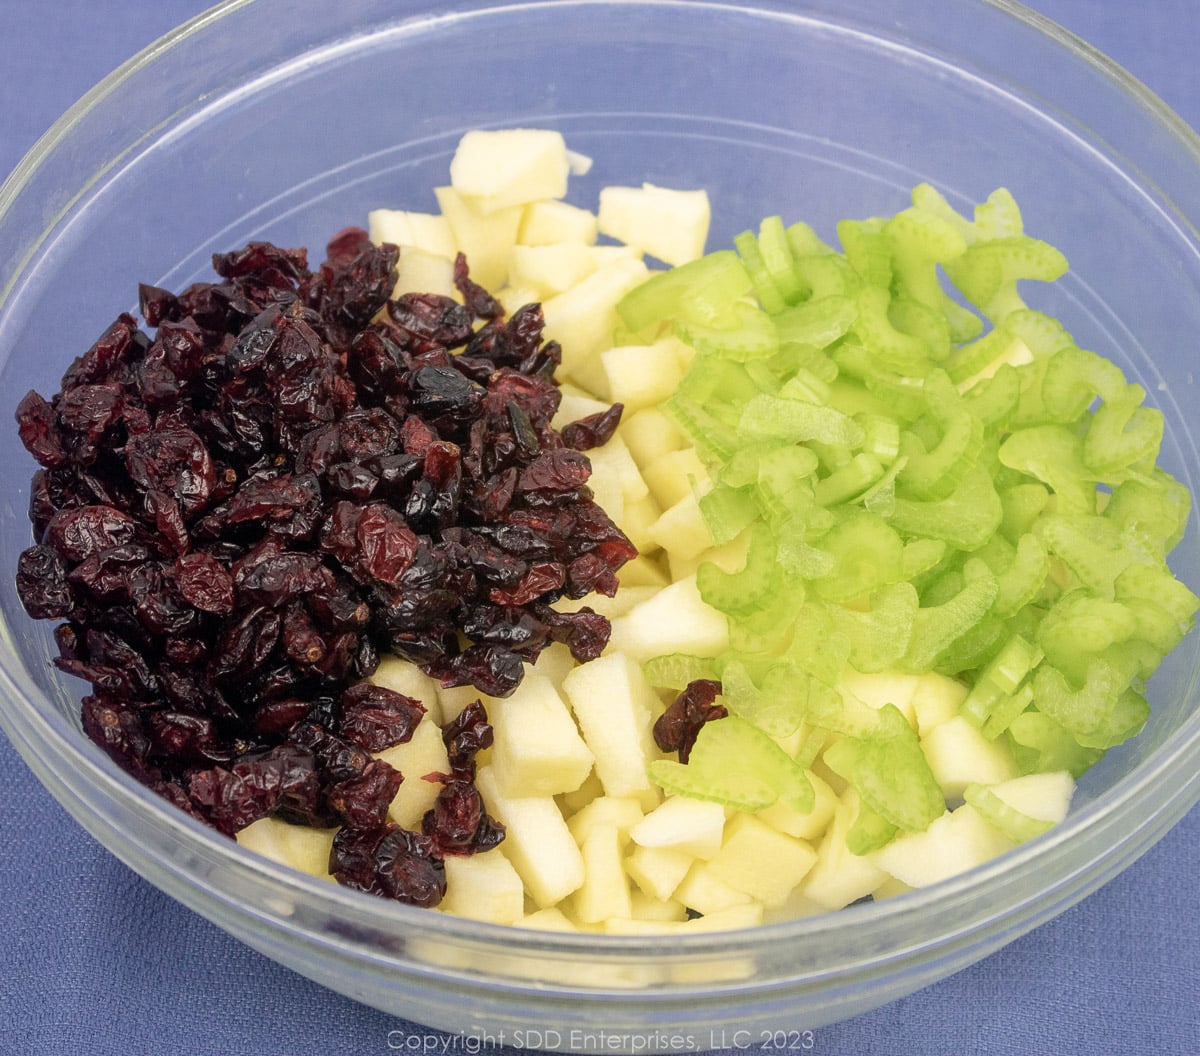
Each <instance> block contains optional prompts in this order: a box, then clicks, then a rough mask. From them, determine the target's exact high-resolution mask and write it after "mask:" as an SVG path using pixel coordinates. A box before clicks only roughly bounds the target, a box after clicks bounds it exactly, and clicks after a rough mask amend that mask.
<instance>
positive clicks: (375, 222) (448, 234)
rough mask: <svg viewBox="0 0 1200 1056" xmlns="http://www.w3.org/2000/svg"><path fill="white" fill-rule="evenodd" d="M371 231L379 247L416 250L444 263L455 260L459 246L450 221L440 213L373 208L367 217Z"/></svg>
mask: <svg viewBox="0 0 1200 1056" xmlns="http://www.w3.org/2000/svg"><path fill="white" fill-rule="evenodd" d="M367 230H368V233H369V235H370V237H371V241H372V242H374V243H375V244H376V245H377V246H378V245H381V244H382V243H384V242H390V243H391V244H392V245H394V246H399V247H400V256H401V258H403V257H404V256H405V250H407V249H416V250H421V251H422V252H424V253H428V254H431V255H432V256H435V257H441V258H442V259H443V260H453V259H454V257H455V255H456V254H457V253H458V243H457V242H456V241H455V240H454V232H453V231H452V230H451V229H450V222H449V221H448V220H447V219H446V218H445V217H444V216H439V215H438V214H437V213H416V212H411V211H409V210H407V209H372V210H371V211H370V212H369V213H368V214H367Z"/></svg>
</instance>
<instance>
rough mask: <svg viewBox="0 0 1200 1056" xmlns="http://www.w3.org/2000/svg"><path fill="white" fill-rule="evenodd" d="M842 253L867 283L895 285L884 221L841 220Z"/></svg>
mask: <svg viewBox="0 0 1200 1056" xmlns="http://www.w3.org/2000/svg"><path fill="white" fill-rule="evenodd" d="M837 233H838V240H839V241H840V242H841V243H842V252H843V254H844V255H845V258H846V259H847V260H848V261H849V262H850V265H851V267H853V268H854V270H855V271H856V272H857V273H858V274H859V276H860V277H861V278H862V280H863V282H864V283H865V284H866V285H868V286H875V287H878V288H879V289H881V290H888V289H890V288H891V285H892V252H891V245H890V244H889V242H888V238H887V236H886V235H885V234H884V233H883V221H882V220H877V219H876V220H841V221H839V222H838V225H837Z"/></svg>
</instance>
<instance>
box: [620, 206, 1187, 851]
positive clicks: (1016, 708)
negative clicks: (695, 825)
mask: <svg viewBox="0 0 1200 1056" xmlns="http://www.w3.org/2000/svg"><path fill="white" fill-rule="evenodd" d="M837 234H838V240H839V241H840V243H841V247H842V248H841V251H840V252H839V251H838V250H836V249H834V248H833V247H831V246H829V245H827V244H825V243H824V242H822V241H821V240H820V239H819V238H818V236H817V235H816V234H815V233H814V231H813V230H812V229H811V228H810V227H808V226H807V225H805V224H802V223H797V224H793V225H792V226H789V227H785V226H784V224H783V222H782V220H781V219H780V218H779V217H770V218H768V219H766V220H764V221H763V222H762V225H761V227H760V228H759V230H758V231H757V232H754V231H746V232H744V233H742V234H741V235H739V236H738V237H737V238H736V239H735V248H734V249H725V250H720V251H717V252H713V253H710V254H708V255H707V256H704V257H702V258H700V259H698V260H695V261H693V262H691V263H688V264H686V265H683V266H681V267H677V268H674V269H672V270H670V271H667V272H663V273H660V274H657V275H655V276H654V277H652V278H651V279H649V280H648V281H646V282H645V283H643V284H642V285H640V286H638V287H637V288H635V289H634V290H633V291H631V292H630V293H628V294H627V295H626V296H625V298H624V299H623V300H622V301H621V302H620V304H619V305H618V313H619V315H620V318H621V321H622V323H623V326H624V328H625V331H626V332H627V335H628V338H629V340H630V341H631V343H638V342H644V341H646V340H652V339H655V338H657V337H660V336H662V335H663V334H664V333H673V334H674V335H675V336H677V337H679V338H681V339H682V340H683V341H685V342H687V343H688V344H689V345H691V346H692V348H694V349H695V351H696V355H695V358H694V359H693V361H692V363H691V366H690V367H689V369H688V370H687V372H686V374H685V375H684V378H683V382H682V384H681V385H680V386H679V387H678V390H677V391H676V392H675V393H674V394H673V395H672V396H671V397H670V398H669V399H668V400H667V401H666V404H665V406H664V410H665V412H666V413H667V414H668V415H669V416H670V417H671V418H672V419H673V421H674V422H675V424H676V425H678V426H679V427H680V428H681V429H682V430H683V431H684V433H685V434H686V435H687V436H688V437H689V439H690V440H691V441H692V442H693V443H694V445H695V446H696V449H697V451H698V452H699V453H700V455H701V457H702V458H703V459H704V461H705V463H706V466H707V468H708V471H709V476H710V479H711V482H712V485H711V487H710V488H708V490H705V491H704V492H703V493H702V494H701V495H700V496H699V505H700V509H701V511H702V513H703V516H704V518H705V521H706V523H707V526H708V529H709V531H710V532H711V535H712V537H713V540H714V542H715V543H716V544H717V545H719V546H723V545H725V544H729V545H730V546H735V547H740V548H741V549H740V551H739V553H741V554H742V555H744V556H743V557H742V558H741V559H740V561H739V563H738V564H736V565H728V564H727V566H726V567H720V566H719V565H718V564H717V563H715V562H711V561H710V562H706V563H703V564H701V565H700V567H699V569H698V572H697V584H698V587H699V590H700V594H701V596H702V597H703V599H704V600H705V601H706V602H707V603H708V604H709V605H711V606H712V607H714V608H716V609H718V610H719V611H720V612H722V613H724V614H725V615H726V617H727V618H728V620H729V625H730V647H729V649H728V650H727V651H725V652H724V653H722V654H721V655H720V656H717V657H686V656H680V655H675V656H671V657H660V658H656V659H654V660H652V661H650V662H649V663H648V664H647V665H646V674H647V677H648V678H649V680H650V681H651V682H652V683H654V684H655V685H658V686H661V687H664V688H678V687H677V686H676V683H684V682H686V680H687V678H688V677H689V676H690V677H716V678H719V679H720V680H721V681H722V685H723V699H724V703H725V705H726V706H727V708H728V709H729V712H730V714H731V715H732V716H733V717H734V718H735V719H736V720H737V722H738V723H740V724H741V725H738V726H736V727H733V726H732V724H731V726H730V727H726V726H725V723H724V722H710V723H709V724H707V725H706V726H704V727H703V728H702V729H701V731H700V734H699V737H698V740H697V742H696V747H695V749H694V754H693V759H694V760H695V765H693V764H688V765H687V766H684V765H683V764H679V763H676V762H673V761H668V760H660V761H658V762H656V763H654V764H653V765H652V767H651V773H652V776H653V777H654V779H655V780H656V781H657V782H658V783H659V784H660V785H662V787H664V788H666V789H668V790H670V791H676V792H683V793H685V794H688V795H691V796H693V797H699V798H707V799H713V800H716V801H718V802H723V803H726V804H729V805H733V806H739V807H742V808H743V809H757V808H758V807H759V806H761V805H762V803H763V802H764V800H766V801H768V802H769V801H771V800H772V799H774V798H776V797H777V796H778V797H780V798H781V799H783V800H785V801H790V802H793V803H802V802H804V801H805V799H806V797H808V796H810V795H811V790H809V789H805V788H803V787H802V783H803V782H804V781H805V780H806V779H805V778H804V777H803V774H802V767H798V766H796V765H787V760H786V759H784V758H781V755H780V753H779V751H778V747H777V745H778V743H779V742H780V741H781V740H782V739H786V738H789V737H790V738H793V743H796V742H797V741H798V743H799V744H800V747H799V748H798V750H797V752H796V756H797V757H798V758H800V759H801V760H803V759H804V758H814V757H815V756H816V755H817V753H818V752H821V751H822V750H823V751H824V756H823V758H824V763H825V765H826V766H828V767H829V768H830V769H831V770H833V771H834V772H835V773H837V774H838V775H839V776H841V777H842V778H844V779H845V780H846V781H848V782H849V783H850V784H851V785H853V786H854V788H855V790H856V791H857V793H858V796H859V798H860V801H861V809H860V811H859V814H858V819H857V821H856V822H855V826H854V829H853V830H852V831H851V832H850V833H849V834H848V844H849V846H850V847H851V849H852V850H853V851H855V852H856V853H859V854H862V853H866V852H868V851H871V850H873V849H875V848H878V847H881V846H883V845H884V844H885V843H887V842H888V841H889V840H891V839H892V838H894V837H895V836H896V835H897V834H898V833H904V832H917V831H921V830H923V829H925V828H926V827H927V826H928V825H929V824H930V823H931V822H933V821H934V820H935V819H937V818H939V817H940V816H941V815H942V814H943V812H944V809H945V803H944V799H943V796H942V795H941V793H940V791H939V788H938V784H937V782H935V781H934V779H933V776H932V774H931V773H930V768H929V765H928V763H927V762H926V759H925V757H924V756H923V754H922V752H921V749H920V745H919V744H918V742H917V738H916V734H915V733H914V732H913V730H912V729H911V728H910V726H909V724H908V723H907V722H906V721H904V719H903V718H902V716H900V714H899V712H897V711H896V709H895V708H891V707H883V708H879V709H873V708H864V709H855V710H853V711H852V710H851V706H850V705H849V704H847V702H846V701H847V699H848V698H846V697H845V696H844V695H842V694H840V693H839V692H838V691H837V682H838V678H839V676H840V674H841V672H842V671H843V670H844V668H845V667H846V666H847V665H850V666H851V667H853V668H854V669H855V670H857V671H860V672H884V671H896V670H898V671H901V672H913V673H921V672H928V671H934V672H938V673H940V674H944V675H948V676H950V677H953V678H955V679H959V680H961V681H962V682H963V683H964V684H966V685H967V686H968V687H969V692H968V695H967V698H966V700H965V702H964V704H963V712H962V713H963V715H964V716H965V717H966V718H967V719H968V720H969V721H970V722H971V723H973V724H974V725H975V726H976V727H977V728H978V729H979V730H980V731H981V732H982V733H983V735H984V736H985V737H986V738H988V739H990V740H992V741H997V740H1003V741H1004V742H1006V745H1007V748H1008V750H1010V751H1011V752H1012V754H1013V756H1014V758H1015V759H1016V761H1017V763H1018V764H1019V766H1020V767H1021V768H1022V770H1024V771H1025V772H1027V773H1033V772H1040V771H1051V770H1065V771H1070V773H1072V774H1074V775H1075V776H1078V775H1079V774H1080V773H1082V772H1083V771H1084V770H1086V769H1087V768H1088V767H1090V766H1091V765H1092V764H1093V763H1095V762H1096V761H1097V760H1098V759H1099V758H1100V757H1101V755H1102V754H1103V753H1104V751H1105V750H1106V749H1108V748H1110V747H1112V746H1114V745H1116V744H1119V743H1121V742H1122V741H1124V740H1126V739H1127V738H1129V737H1131V736H1133V735H1135V734H1136V733H1137V732H1138V731H1139V730H1140V729H1141V727H1142V726H1143V724H1144V723H1145V721H1146V718H1147V715H1148V712H1149V705H1148V703H1147V701H1146V697H1145V686H1146V682H1147V680H1148V679H1149V677H1150V676H1151V674H1152V673H1153V672H1154V671H1155V669H1156V668H1157V667H1158V665H1159V663H1160V662H1161V661H1162V659H1163V657H1164V656H1165V655H1166V654H1167V653H1168V652H1169V651H1170V650H1171V649H1172V648H1174V647H1175V646H1176V645H1177V644H1178V643H1179V641H1180V640H1181V639H1182V638H1183V636H1184V635H1185V634H1186V633H1187V631H1188V630H1189V629H1190V627H1191V626H1192V620H1193V616H1194V613H1195V612H1196V609H1197V606H1198V605H1200V601H1198V599H1197V597H1196V596H1195V595H1194V594H1193V593H1192V592H1191V591H1190V590H1189V589H1188V588H1187V587H1186V586H1184V585H1183V584H1182V583H1180V582H1179V581H1178V580H1177V579H1176V578H1175V577H1174V576H1173V574H1172V573H1171V570H1170V569H1169V567H1168V565H1167V560H1166V558H1167V554H1168V552H1169V551H1170V550H1171V549H1172V547H1173V546H1174V545H1175V544H1176V543H1177V542H1178V541H1179V539H1180V538H1181V536H1182V534H1183V531H1184V525H1185V522H1186V520H1187V517H1188V514H1189V507H1190V497H1189V494H1188V492H1187V490H1186V489H1185V488H1184V487H1183V486H1182V485H1181V484H1180V483H1178V482H1177V481H1176V480H1174V479H1173V478H1172V477H1171V476H1170V475H1168V474H1167V473H1166V472H1165V471H1164V470H1163V469H1162V468H1161V467H1159V466H1158V465H1157V464H1156V459H1157V455H1158V450H1159V444H1160V442H1161V440H1162V435H1163V418H1162V414H1161V413H1160V412H1159V411H1158V410H1156V409H1154V408H1152V407H1149V406H1147V405H1146V403H1145V399H1146V393H1145V391H1144V390H1143V389H1142V387H1141V386H1139V385H1137V384H1135V383H1131V382H1129V381H1128V380H1127V379H1126V378H1125V376H1124V374H1123V373H1122V371H1121V369H1120V368H1119V367H1117V366H1116V365H1115V364H1113V363H1111V362H1108V361H1107V360H1105V359H1103V358H1102V357H1100V356H1099V355H1097V354H1095V353H1093V352H1090V351H1087V350H1085V349H1082V348H1080V347H1079V346H1078V345H1077V344H1076V343H1075V342H1074V340H1073V339H1072V337H1071V336H1070V334H1068V333H1067V332H1066V331H1065V330H1064V328H1063V327H1062V326H1061V325H1060V324H1059V323H1058V322H1057V321H1055V320H1054V319H1052V318H1049V317H1048V316H1046V315H1044V314H1042V313H1041V312H1038V311H1036V310H1033V309H1031V308H1029V307H1027V305H1026V304H1025V302H1024V301H1023V300H1022V297H1021V294H1020V292H1019V289H1018V283H1019V282H1020V281H1021V280H1040V281H1045V282H1049V281H1053V280H1055V279H1058V278H1059V277H1060V276H1061V275H1063V274H1064V272H1065V271H1066V268H1067V263H1066V260H1065V259H1064V258H1063V256H1062V254H1061V253H1060V252H1059V251H1058V250H1056V249H1055V248H1053V247H1052V246H1050V245H1048V244H1046V243H1045V242H1042V241H1039V240H1037V239H1035V238H1033V237H1030V236H1029V235H1026V234H1025V233H1024V231H1023V225H1022V219H1021V215H1020V212H1019V210H1018V207H1017V205H1016V203H1015V202H1014V200H1013V198H1012V197H1011V195H1009V194H1008V192H1006V191H1004V190H998V191H996V192H994V193H993V194H992V195H991V196H990V197H989V198H988V199H987V201H986V202H984V203H983V204H981V205H979V206H978V207H977V208H976V209H975V212H974V216H973V218H971V219H967V218H966V217H964V216H962V215H960V214H959V213H958V212H956V211H955V210H954V209H953V208H952V207H951V206H950V205H949V203H948V202H947V201H946V200H945V198H944V197H942V196H941V194H940V193H939V192H937V191H936V190H934V189H933V188H932V187H929V186H927V185H922V186H919V187H917V188H916V189H915V190H914V192H913V195H912V205H911V207H909V208H906V209H904V210H902V211H901V212H899V213H897V214H896V215H895V216H893V217H891V218H889V219H868V220H862V221H856V220H846V221H843V222H842V223H841V224H839V225H838V228H837ZM946 280H948V284H947V282H946ZM951 287H952V288H953V289H955V290H957V293H958V295H959V296H953V295H952V294H951V292H948V291H949V290H950V288H951ZM730 568H732V569H733V570H730ZM723 727H724V728H723ZM755 730H757V731H761V733H762V734H763V735H765V736H760V737H756V736H755V735H754V732H753V731H755ZM735 734H736V735H735ZM827 742H829V746H828V747H827V748H826V747H825V746H826V744H827ZM735 755H736V760H735V759H734V756H735ZM723 759H724V762H723ZM689 768H691V769H690V772H687V773H685V771H688V770H689ZM764 786H766V787H764ZM968 799H969V800H970V801H974V802H982V805H983V806H984V807H989V806H990V807H991V808H993V809H994V810H996V811H998V810H1000V809H1001V807H1002V806H1003V805H1002V804H1000V805H999V806H997V804H994V803H990V801H988V799H987V795H986V792H985V791H980V790H977V789H974V788H973V789H972V790H971V792H970V795H969V796H968ZM1010 813H1011V812H1010ZM1005 821H1006V824H1007V825H1008V826H1009V827H1012V826H1013V824H1014V822H1013V821H1012V820H1011V818H1010V817H1009V816H1008V815H1005ZM1034 827H1035V828H1039V827H1038V826H1034ZM1039 831H1040V829H1039ZM1025 834H1026V833H1025V832H1024V830H1023V831H1022V835H1025Z"/></svg>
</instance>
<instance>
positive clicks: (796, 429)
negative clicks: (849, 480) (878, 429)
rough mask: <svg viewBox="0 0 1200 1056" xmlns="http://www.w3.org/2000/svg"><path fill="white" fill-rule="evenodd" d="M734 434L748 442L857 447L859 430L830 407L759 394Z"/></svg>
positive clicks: (861, 437)
mask: <svg viewBox="0 0 1200 1056" xmlns="http://www.w3.org/2000/svg"><path fill="white" fill-rule="evenodd" d="M738 431H739V433H740V434H741V435H742V437H743V439H744V440H745V439H748V440H752V441H753V440H766V439H777V440H793V441H802V440H819V441H821V442H822V443H826V444H844V445H846V446H848V447H858V446H860V445H861V444H862V441H863V431H862V426H860V425H859V424H858V423H857V422H855V421H854V420H853V419H852V418H850V417H849V416H848V415H845V414H843V413H842V412H841V411H838V410H835V409H834V408H832V407H822V406H818V405H817V404H813V403H806V402H805V401H803V400H789V399H785V398H783V397H780V396H772V395H771V394H769V393H765V392H764V393H759V394H758V395H757V396H754V397H752V398H751V399H750V401H749V402H748V403H747V404H746V405H745V407H744V408H743V409H742V414H741V418H740V419H739V421H738Z"/></svg>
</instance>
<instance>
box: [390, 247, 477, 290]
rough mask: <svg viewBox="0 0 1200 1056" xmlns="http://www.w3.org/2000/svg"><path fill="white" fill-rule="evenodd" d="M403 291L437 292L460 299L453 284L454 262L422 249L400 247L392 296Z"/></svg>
mask: <svg viewBox="0 0 1200 1056" xmlns="http://www.w3.org/2000/svg"><path fill="white" fill-rule="evenodd" d="M405 293H437V294H441V295H442V296H443V297H451V298H453V299H455V300H460V299H461V298H460V296H459V293H458V289H457V288H456V287H455V285H454V262H453V261H452V260H449V259H447V258H446V257H439V256H438V255H437V254H436V253H427V252H426V251H425V250H423V249H402V250H401V251H400V259H399V261H398V262H397V264H396V284H395V285H394V286H393V287H392V296H393V297H400V296H401V295H403V294H405Z"/></svg>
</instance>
